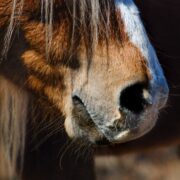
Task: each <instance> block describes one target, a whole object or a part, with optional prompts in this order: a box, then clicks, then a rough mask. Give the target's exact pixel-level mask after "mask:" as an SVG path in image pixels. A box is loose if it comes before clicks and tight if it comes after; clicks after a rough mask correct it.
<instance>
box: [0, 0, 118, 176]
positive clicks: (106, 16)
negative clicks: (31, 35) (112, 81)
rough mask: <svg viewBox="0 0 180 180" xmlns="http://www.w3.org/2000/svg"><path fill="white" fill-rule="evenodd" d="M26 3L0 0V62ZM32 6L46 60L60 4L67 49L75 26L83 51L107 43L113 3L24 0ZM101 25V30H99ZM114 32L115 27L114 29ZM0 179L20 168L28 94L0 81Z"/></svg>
mask: <svg viewBox="0 0 180 180" xmlns="http://www.w3.org/2000/svg"><path fill="white" fill-rule="evenodd" d="M26 3H27V2H26V0H7V1H4V0H0V28H2V27H3V28H7V31H6V34H5V36H4V46H3V50H2V52H1V58H0V59H1V61H2V60H3V61H6V57H7V54H8V51H9V49H10V47H11V44H12V40H13V34H14V31H16V30H18V27H19V26H20V25H21V22H22V21H23V20H24V14H25V13H26V11H27V8H29V7H27V6H28V5H27V6H26ZM28 3H30V4H31V5H33V6H38V7H39V6H40V10H38V13H40V17H41V20H40V21H41V22H43V23H44V24H45V42H46V48H45V51H46V53H45V54H46V56H47V58H48V57H49V52H50V48H51V44H52V38H53V37H52V36H53V23H54V21H55V18H56V12H55V11H61V8H59V6H61V5H62V4H63V5H64V6H65V7H66V11H68V13H69V14H70V15H71V17H72V31H71V42H70V43H71V45H73V44H74V42H75V38H76V37H75V36H76V32H77V31H78V28H77V26H78V27H79V26H81V28H82V30H83V32H82V33H83V34H85V35H86V36H87V37H86V38H87V42H88V44H87V47H90V46H91V47H92V46H93V44H95V43H97V41H98V40H99V38H101V36H102V33H100V30H101V31H102V32H103V34H104V37H106V38H107V39H108V36H109V32H110V30H111V28H110V22H111V20H110V17H111V15H110V13H111V8H114V7H115V5H114V1H113V0H103V1H101V0H72V1H71V0H68V1H67V0H28ZM102 24H103V28H102ZM115 28H117V26H115ZM0 84H1V86H0V100H1V101H0V159H1V161H0V178H1V177H2V178H3V177H5V178H9V179H11V178H14V177H16V176H17V174H16V170H17V168H18V169H19V168H20V167H22V164H23V156H24V155H23V153H24V146H25V136H26V131H25V129H26V124H27V111H28V93H27V92H25V91H24V90H22V89H20V88H19V87H18V86H16V85H14V84H12V83H11V82H10V81H8V80H6V79H5V78H4V77H3V76H1V77H0Z"/></svg>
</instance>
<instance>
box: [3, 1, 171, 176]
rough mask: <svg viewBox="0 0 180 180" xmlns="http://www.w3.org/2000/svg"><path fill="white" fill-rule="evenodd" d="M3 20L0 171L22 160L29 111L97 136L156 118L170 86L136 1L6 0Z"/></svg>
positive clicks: (139, 131)
mask: <svg viewBox="0 0 180 180" xmlns="http://www.w3.org/2000/svg"><path fill="white" fill-rule="evenodd" d="M0 28H1V29H0V35H1V39H2V44H3V45H2V47H1V49H2V52H1V67H0V72H1V76H0V112H1V114H0V117H1V118H0V159H1V161H0V177H7V178H9V179H10V178H12V177H15V176H16V169H17V165H18V168H19V166H20V165H21V164H22V163H21V162H19V159H21V161H23V158H22V157H23V151H24V144H25V136H26V130H25V129H26V125H27V120H28V119H30V120H31V121H33V126H34V127H36V128H37V127H38V124H39V123H40V124H41V125H42V124H43V125H44V127H45V126H46V124H48V123H50V124H54V126H53V127H54V128H57V129H58V128H59V129H60V125H59V124H60V122H59V121H61V122H63V123H64V126H65V130H66V132H67V134H68V135H69V137H70V138H72V139H83V140H84V141H88V142H91V143H93V144H98V143H100V144H101V143H103V142H104V140H105V141H106V142H109V143H120V142H125V141H129V140H133V139H135V138H138V137H140V136H142V135H143V134H145V133H146V132H148V131H149V130H150V129H151V128H152V127H153V126H154V124H155V122H156V119H157V116H158V111H159V109H160V108H162V107H163V106H164V105H165V103H166V100H167V96H168V87H167V84H166V80H165V78H164V75H163V72H162V70H161V67H160V65H159V63H158V59H157V57H156V54H155V52H154V49H153V47H152V46H151V44H150V42H149V40H148V38H147V36H146V33H145V30H144V28H143V25H142V23H141V20H140V18H139V12H138V10H137V8H136V6H135V5H134V3H133V1H131V0H105V1H100V0H91V1H90V0H72V1H69V0H68V1H65V0H54V1H48V0H24V1H23V0H6V1H4V0H0ZM32 97H33V98H32ZM32 99H33V103H32ZM39 107H41V108H40V109H41V111H39V113H40V114H42V115H41V117H43V118H41V119H39V118H36V116H37V117H38V113H37V112H38V108H39ZM32 109H33V110H32ZM30 110H32V111H33V112H31V111H30ZM29 111H30V112H29ZM36 113H37V114H36ZM57 116H58V118H55V117H57ZM33 117H34V118H33ZM55 119H56V120H55ZM57 119H58V121H57ZM4 167H6V168H4Z"/></svg>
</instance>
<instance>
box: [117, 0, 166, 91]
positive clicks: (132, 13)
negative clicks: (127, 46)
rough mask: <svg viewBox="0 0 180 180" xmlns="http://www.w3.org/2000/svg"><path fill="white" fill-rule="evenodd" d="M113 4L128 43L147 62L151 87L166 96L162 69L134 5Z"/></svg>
mask: <svg viewBox="0 0 180 180" xmlns="http://www.w3.org/2000/svg"><path fill="white" fill-rule="evenodd" d="M115 2H116V6H117V8H119V10H120V13H121V17H122V20H123V22H124V25H125V31H126V32H127V33H128V36H129V39H130V41H131V42H132V43H133V44H134V45H135V46H136V47H137V48H139V49H140V51H141V53H142V55H143V56H144V57H145V59H146V61H147V65H148V67H149V70H150V73H151V76H152V81H151V84H152V86H154V87H156V88H157V89H159V91H162V92H161V93H165V94H168V86H167V82H166V80H165V77H164V74H163V71H162V68H161V66H160V64H159V61H158V58H157V56H156V53H155V50H154V48H153V47H152V45H151V43H150V41H149V39H148V37H147V34H146V31H145V29H144V26H143V24H142V21H141V19H140V16H139V11H138V9H137V7H136V5H135V4H134V2H133V1H132V0H115ZM162 87H163V88H162Z"/></svg>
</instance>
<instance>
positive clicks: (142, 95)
mask: <svg viewBox="0 0 180 180" xmlns="http://www.w3.org/2000/svg"><path fill="white" fill-rule="evenodd" d="M148 96H150V95H149V93H148V90H147V85H145V84H143V83H136V84H134V85H131V86H128V87H126V88H125V89H124V90H123V91H122V92H121V95H120V106H121V108H122V109H125V110H129V111H131V112H133V113H135V114H138V113H141V112H142V111H143V110H144V108H145V106H146V105H148V104H150V100H149V99H150V97H148Z"/></svg>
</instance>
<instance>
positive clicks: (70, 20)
mask: <svg viewBox="0 0 180 180" xmlns="http://www.w3.org/2000/svg"><path fill="white" fill-rule="evenodd" d="M4 6H7V7H8V11H7V12H5V13H6V14H7V17H8V18H9V19H5V20H4V22H1V23H4V24H5V26H6V25H8V24H9V25H8V29H7V33H6V36H5V39H4V49H3V51H2V54H3V55H6V54H7V52H8V49H9V47H10V44H11V39H12V36H13V32H14V30H15V29H17V28H16V27H18V26H21V24H23V23H24V21H25V20H27V23H28V22H30V21H33V22H35V21H36V22H39V23H38V24H40V23H41V24H42V25H43V32H42V31H41V32H40V33H41V36H45V37H44V39H45V42H44V44H45V48H44V49H43V51H45V52H46V55H47V56H49V53H50V51H51V50H52V49H53V48H51V47H52V44H53V42H52V41H53V36H54V32H55V31H56V27H57V26H58V24H62V23H63V21H64V22H65V21H66V25H67V26H69V28H70V29H69V32H68V33H66V36H67V35H69V42H68V43H69V44H70V46H71V48H69V47H68V49H72V50H74V49H73V45H74V47H76V46H77V44H78V43H77V41H78V40H77V39H78V37H79V39H80V38H82V36H83V39H84V40H85V41H86V43H85V45H86V48H87V50H88V51H91V50H89V49H91V47H92V46H93V44H96V43H97V42H98V41H99V40H101V39H106V42H108V41H109V39H110V38H112V36H115V39H117V37H118V38H119V39H121V37H120V36H121V35H120V34H121V33H119V31H120V29H119V26H118V23H119V22H118V20H117V17H116V9H115V2H114V0H104V1H100V0H91V1H89V0H72V1H65V0H53V1H49V0H36V1H35V0H30V1H29V0H28V1H27V0H11V1H8V2H6V3H4V2H3V1H2V2H1V1H0V7H2V8H3V7H4ZM3 13H4V12H3ZM0 16H3V15H1V14H0ZM36 25H37V24H36ZM34 31H35V30H34ZM69 51H70V50H69Z"/></svg>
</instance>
